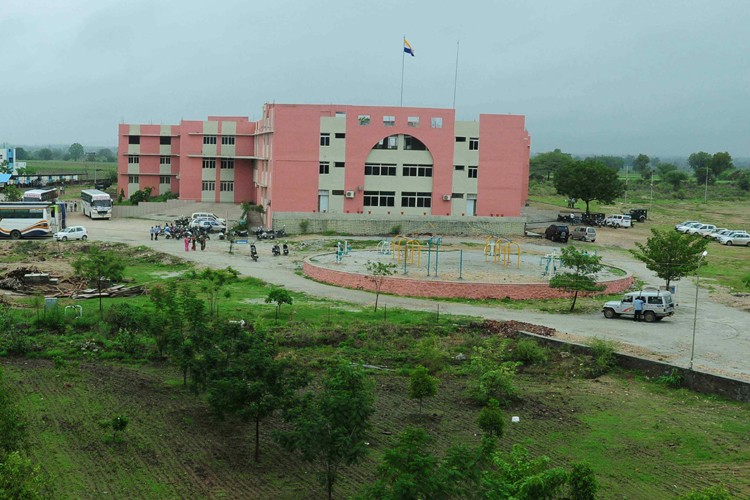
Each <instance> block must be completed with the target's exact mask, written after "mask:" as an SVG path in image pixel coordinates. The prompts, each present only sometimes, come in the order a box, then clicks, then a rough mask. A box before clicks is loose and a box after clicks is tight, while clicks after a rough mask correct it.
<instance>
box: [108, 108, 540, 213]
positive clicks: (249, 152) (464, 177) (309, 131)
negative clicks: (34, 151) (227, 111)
mask: <svg viewBox="0 0 750 500" xmlns="http://www.w3.org/2000/svg"><path fill="white" fill-rule="evenodd" d="M118 142H119V148H118V151H119V157H118V192H119V191H120V190H122V191H123V192H124V193H125V196H130V195H131V194H132V193H133V192H135V191H137V190H139V189H145V188H147V187H150V188H152V194H162V193H164V192H166V191H172V192H175V193H179V197H180V199H184V200H195V201H211V202H231V203H240V202H245V201H249V202H252V203H255V204H258V205H262V206H263V207H264V208H265V210H266V217H267V221H271V220H272V215H273V213H274V212H296V213H316V212H317V213H328V214H363V215H378V216H393V217H402V216H427V215H429V216H454V217H456V216H464V217H472V216H487V217H517V216H519V215H520V213H521V208H522V207H523V206H524V204H525V202H526V198H527V195H528V178H529V177H528V173H529V148H530V136H529V134H528V132H527V131H526V129H525V119H524V117H523V116H520V115H487V114H482V115H480V116H479V121H473V122H468V121H457V120H456V119H455V110H453V109H439V108H407V107H380V106H377V107H376V106H348V105H342V106H336V105H291V104H266V105H265V106H264V109H263V115H262V118H261V119H260V120H258V121H250V120H248V119H247V118H243V117H213V116H211V117H208V119H207V120H206V121H182V122H181V123H180V124H179V125H129V124H121V125H120V126H119V141H118Z"/></svg>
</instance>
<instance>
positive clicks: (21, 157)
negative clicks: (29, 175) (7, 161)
mask: <svg viewBox="0 0 750 500" xmlns="http://www.w3.org/2000/svg"><path fill="white" fill-rule="evenodd" d="M31 159H32V158H31V153H29V152H28V151H26V149H25V148H16V160H18V161H26V160H31Z"/></svg>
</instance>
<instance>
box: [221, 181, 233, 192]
mask: <svg viewBox="0 0 750 500" xmlns="http://www.w3.org/2000/svg"><path fill="white" fill-rule="evenodd" d="M219 191H224V192H229V191H234V181H221V182H220V183H219Z"/></svg>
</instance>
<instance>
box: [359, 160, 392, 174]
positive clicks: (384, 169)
mask: <svg viewBox="0 0 750 500" xmlns="http://www.w3.org/2000/svg"><path fill="white" fill-rule="evenodd" d="M365 175H393V176H395V175H396V165H390V164H385V165H381V164H380V163H365Z"/></svg>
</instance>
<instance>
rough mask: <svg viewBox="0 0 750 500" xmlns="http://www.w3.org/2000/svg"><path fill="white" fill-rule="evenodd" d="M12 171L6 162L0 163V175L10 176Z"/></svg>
mask: <svg viewBox="0 0 750 500" xmlns="http://www.w3.org/2000/svg"><path fill="white" fill-rule="evenodd" d="M12 173H13V170H11V168H10V167H9V166H8V160H3V161H0V174H12Z"/></svg>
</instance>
